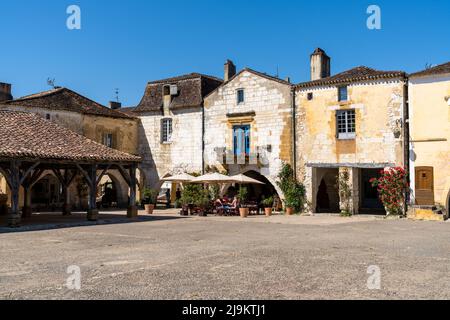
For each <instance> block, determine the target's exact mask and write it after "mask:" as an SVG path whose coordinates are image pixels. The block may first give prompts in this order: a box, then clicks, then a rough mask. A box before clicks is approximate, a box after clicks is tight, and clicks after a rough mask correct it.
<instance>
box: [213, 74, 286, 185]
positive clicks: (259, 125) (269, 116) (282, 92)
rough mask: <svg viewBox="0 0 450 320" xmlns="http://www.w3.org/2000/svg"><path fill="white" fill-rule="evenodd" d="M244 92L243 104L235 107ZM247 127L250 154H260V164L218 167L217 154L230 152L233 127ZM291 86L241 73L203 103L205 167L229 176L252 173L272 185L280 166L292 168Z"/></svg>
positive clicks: (255, 75)
mask: <svg viewBox="0 0 450 320" xmlns="http://www.w3.org/2000/svg"><path fill="white" fill-rule="evenodd" d="M238 89H244V92H245V102H244V103H242V104H238V103H237V90H238ZM240 124H245V125H250V127H251V129H250V145H251V148H250V149H251V152H254V153H257V152H258V151H260V152H262V154H263V155H264V160H263V161H262V162H263V163H259V164H258V165H257V164H253V165H222V163H221V161H220V159H219V160H218V158H217V151H218V150H226V151H230V152H232V151H233V126H234V125H240ZM292 146H293V143H292V98H291V86H290V85H289V84H287V83H284V82H279V81H275V80H271V79H269V78H266V77H263V76H261V75H258V74H255V73H253V72H251V71H243V72H242V73H240V74H239V75H238V76H236V77H235V78H234V79H233V80H232V81H231V82H229V83H227V84H225V85H224V86H222V87H220V88H219V89H217V90H216V91H215V92H213V93H212V94H211V95H210V96H208V97H207V98H206V99H205V164H206V165H207V166H210V167H215V168H218V169H219V170H221V169H222V170H223V169H226V170H228V171H229V173H230V174H238V173H245V172H246V171H249V170H254V171H257V172H259V173H261V174H262V175H264V176H265V177H266V178H268V179H269V181H271V182H272V184H274V185H275V181H276V178H277V175H278V173H279V171H280V169H281V166H282V163H283V162H287V163H291V164H292Z"/></svg>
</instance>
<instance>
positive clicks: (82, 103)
mask: <svg viewBox="0 0 450 320" xmlns="http://www.w3.org/2000/svg"><path fill="white" fill-rule="evenodd" d="M5 104H8V105H15V106H21V107H31V108H44V109H50V110H63V111H71V112H77V113H82V114H88V115H96V116H105V117H112V118H132V117H130V116H129V115H126V114H124V113H122V112H118V111H116V110H112V109H110V108H107V107H105V106H103V105H101V104H99V103H97V102H95V101H92V100H90V99H88V98H86V97H84V96H82V95H80V94H78V93H76V92H74V91H72V90H70V89H67V88H56V89H52V90H49V91H44V92H40V93H36V94H32V95H29V96H25V97H22V98H19V99H15V100H12V101H7V102H5Z"/></svg>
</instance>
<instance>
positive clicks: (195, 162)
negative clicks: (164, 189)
mask: <svg viewBox="0 0 450 320" xmlns="http://www.w3.org/2000/svg"><path fill="white" fill-rule="evenodd" d="M164 118H171V119H172V142H171V143H162V142H161V121H162V119H164ZM140 119H141V125H140V128H139V153H140V155H141V157H143V163H142V171H143V175H144V176H145V184H146V185H147V186H151V187H159V185H160V183H159V180H160V179H161V178H164V177H166V176H168V175H173V174H177V173H183V172H189V173H194V172H195V173H201V172H202V109H201V107H195V108H184V109H179V110H168V111H167V114H166V115H164V114H163V113H162V112H153V113H145V114H141V115H140Z"/></svg>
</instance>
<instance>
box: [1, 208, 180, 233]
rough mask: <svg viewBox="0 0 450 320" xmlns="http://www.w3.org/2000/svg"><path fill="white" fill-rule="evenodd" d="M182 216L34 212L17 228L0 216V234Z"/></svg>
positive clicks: (149, 220) (161, 219)
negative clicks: (89, 216) (92, 217)
mask: <svg viewBox="0 0 450 320" xmlns="http://www.w3.org/2000/svg"><path fill="white" fill-rule="evenodd" d="M184 218H185V217H182V216H179V217H177V216H165V215H144V214H140V215H139V216H138V217H137V218H133V219H130V218H127V216H126V212H120V213H119V212H115V213H112V212H103V213H100V214H99V217H98V221H87V219H86V213H73V214H72V215H70V216H62V215H61V214H60V213H59V214H56V213H35V214H33V216H32V217H30V218H26V219H22V223H21V226H20V227H18V228H9V227H8V225H7V217H6V216H0V234H3V233H17V232H29V231H42V230H53V229H64V228H74V227H86V226H98V225H110V224H125V223H140V222H151V221H164V220H178V219H184Z"/></svg>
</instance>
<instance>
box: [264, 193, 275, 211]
mask: <svg viewBox="0 0 450 320" xmlns="http://www.w3.org/2000/svg"><path fill="white" fill-rule="evenodd" d="M273 203H274V200H273V197H272V196H270V197H268V198H265V199H263V200H262V201H261V204H262V205H263V207H264V208H272V207H273Z"/></svg>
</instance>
